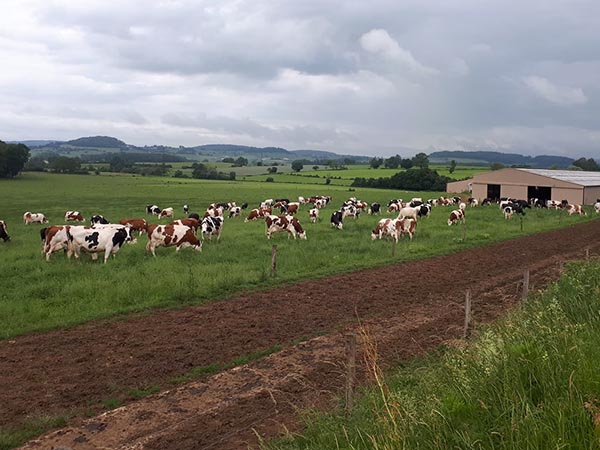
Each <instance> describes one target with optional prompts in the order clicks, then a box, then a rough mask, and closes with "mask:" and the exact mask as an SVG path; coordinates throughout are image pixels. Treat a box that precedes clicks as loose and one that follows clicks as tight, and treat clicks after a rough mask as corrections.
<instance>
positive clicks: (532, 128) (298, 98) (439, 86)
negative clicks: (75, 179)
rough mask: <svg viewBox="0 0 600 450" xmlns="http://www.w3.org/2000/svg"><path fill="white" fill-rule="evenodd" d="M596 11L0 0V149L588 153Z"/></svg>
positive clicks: (334, 2) (599, 16)
mask: <svg viewBox="0 0 600 450" xmlns="http://www.w3.org/2000/svg"><path fill="white" fill-rule="evenodd" d="M599 43H600V2H598V1H597V0H564V1H562V0H540V1H537V0H536V1H530V0H519V1H514V0H490V1H487V0H436V1H429V0H389V1H379V0H370V1H350V0H290V1H277V0H270V1H269V0H248V1H245V0H237V1H229V0H216V1H199V0H195V1H194V0H179V1H169V0H164V1H158V0H156V1H152V0H147V1H142V0H139V1H127V0H122V1H119V2H116V1H109V0H89V1H86V0H79V1H72V0H2V3H1V12H0V61H2V69H0V99H1V100H0V139H2V140H24V139H56V140H68V139H74V138H77V137H81V136H93V135H109V136H114V137H117V138H119V139H122V140H124V141H125V142H127V143H130V144H136V145H151V144H165V145H173V146H178V145H184V146H193V145H201V144H210V143H232V144H243V145H255V146H280V147H285V148H288V149H320V150H331V151H336V152H338V153H349V154H367V155H381V156H386V155H392V154H395V153H400V154H401V155H408V154H412V153H414V150H425V151H427V152H429V151H433V150H435V149H453V150H499V151H505V152H508V151H515V152H520V153H526V154H542V153H545V154H555V155H568V156H596V157H598V156H600V102H599V98H600V84H599V83H600V44H599Z"/></svg>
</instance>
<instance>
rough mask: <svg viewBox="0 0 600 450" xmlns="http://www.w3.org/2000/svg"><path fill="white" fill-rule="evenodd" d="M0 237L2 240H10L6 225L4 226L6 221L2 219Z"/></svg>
mask: <svg viewBox="0 0 600 450" xmlns="http://www.w3.org/2000/svg"><path fill="white" fill-rule="evenodd" d="M0 239H2V240H3V241H4V242H7V241H10V236H9V235H8V227H7V226H6V222H5V221H4V220H0Z"/></svg>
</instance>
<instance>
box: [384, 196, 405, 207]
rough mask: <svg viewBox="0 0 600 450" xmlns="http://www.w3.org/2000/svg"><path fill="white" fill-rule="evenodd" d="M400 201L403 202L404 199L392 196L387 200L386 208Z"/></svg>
mask: <svg viewBox="0 0 600 450" xmlns="http://www.w3.org/2000/svg"><path fill="white" fill-rule="evenodd" d="M400 203H404V200H402V199H401V198H393V199H391V200H390V201H389V202H388V204H387V205H388V208H389V207H390V206H392V205H399V204H400Z"/></svg>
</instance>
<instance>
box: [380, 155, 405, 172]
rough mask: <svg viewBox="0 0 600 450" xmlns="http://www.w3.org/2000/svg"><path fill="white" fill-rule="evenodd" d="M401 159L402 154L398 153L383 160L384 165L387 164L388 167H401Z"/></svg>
mask: <svg viewBox="0 0 600 450" xmlns="http://www.w3.org/2000/svg"><path fill="white" fill-rule="evenodd" d="M401 159H402V158H400V156H398V155H396V156H391V157H389V158H387V159H386V160H385V161H384V162H383V165H384V166H385V168H386V169H397V168H398V167H400V160H401Z"/></svg>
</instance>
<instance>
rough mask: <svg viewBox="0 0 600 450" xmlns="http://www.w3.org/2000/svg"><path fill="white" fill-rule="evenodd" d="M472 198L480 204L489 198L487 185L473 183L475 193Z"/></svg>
mask: <svg viewBox="0 0 600 450" xmlns="http://www.w3.org/2000/svg"><path fill="white" fill-rule="evenodd" d="M471 197H473V198H476V199H477V200H479V201H480V202H481V201H482V200H483V199H484V198H486V197H487V183H473V192H472V193H471Z"/></svg>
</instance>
